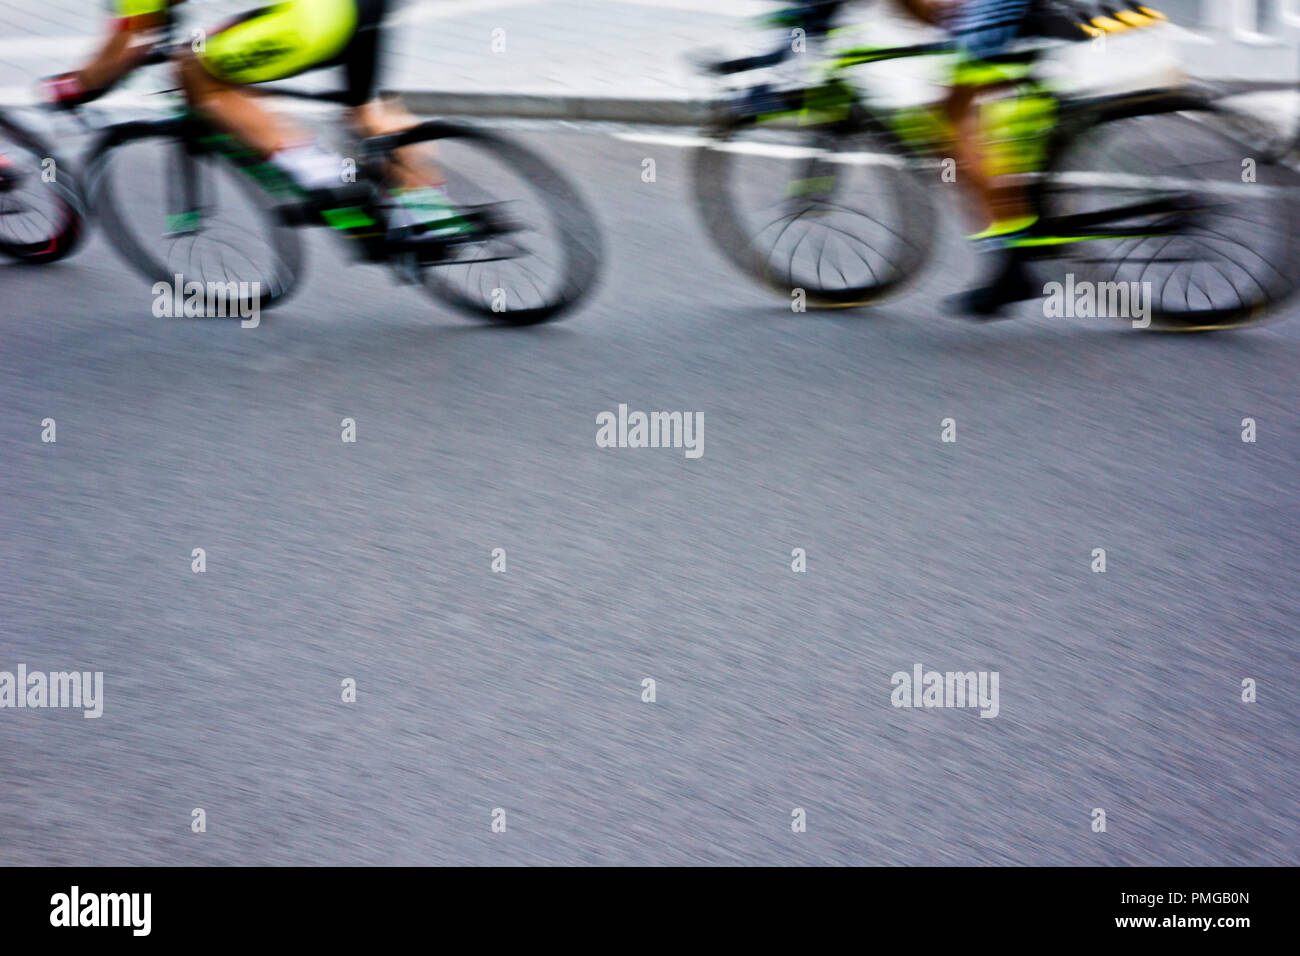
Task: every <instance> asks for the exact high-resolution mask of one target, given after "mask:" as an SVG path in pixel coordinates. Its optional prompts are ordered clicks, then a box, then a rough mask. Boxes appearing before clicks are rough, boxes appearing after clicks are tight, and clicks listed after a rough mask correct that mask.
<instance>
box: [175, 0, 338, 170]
mask: <svg viewBox="0 0 1300 956" xmlns="http://www.w3.org/2000/svg"><path fill="white" fill-rule="evenodd" d="M357 19H358V18H357V5H356V2H355V0H287V2H283V3H276V4H274V5H272V6H269V7H263V8H260V9H257V10H253V11H250V12H249V13H247V14H245V15H244V16H242V17H240V18H239V19H237V20H234V21H232V22H230V23H228V24H226V25H225V26H223V27H222V28H221V29H219V30H218V31H216V32H215V33H213V34H211V35H210V36H208V37H207V39H206V42H205V44H204V49H202V50H201V51H198V52H187V53H186V54H184V55H182V56H181V57H180V58H179V63H178V67H179V73H180V77H181V83H182V86H183V87H184V90H185V93H186V96H187V98H188V99H189V101H190V103H191V104H192V105H193V106H194V107H195V108H197V109H200V110H202V111H203V112H204V113H205V114H206V115H208V116H209V117H210V118H211V119H212V120H213V121H214V122H215V123H217V125H219V126H221V127H222V128H224V129H225V130H227V131H228V132H230V133H231V134H232V135H234V136H235V137H237V138H238V139H239V140H240V141H242V142H243V143H244V144H245V145H247V146H248V147H250V148H251V149H254V150H256V151H258V152H260V153H262V154H263V155H264V156H268V157H270V156H274V155H276V154H281V153H284V152H286V151H289V150H293V149H296V148H302V147H305V146H306V145H307V144H310V143H311V142H312V139H313V138H312V136H311V134H310V133H308V132H306V131H304V130H302V129H300V128H298V127H297V126H296V125H294V124H292V123H289V122H288V121H286V120H285V119H284V118H283V117H280V116H277V115H276V114H275V113H273V112H271V111H269V110H268V109H266V107H265V106H264V105H263V104H262V103H261V102H259V99H260V96H259V94H258V93H256V92H255V91H253V90H250V89H248V88H247V87H248V84H252V83H264V82H267V81H270V80H279V79H285V78H287V77H290V76H296V75H297V74H299V73H303V72H306V71H308V70H312V69H316V68H318V67H321V66H325V65H328V64H330V63H332V62H335V61H336V59H337V58H338V56H339V55H340V54H341V53H342V51H344V50H345V49H346V48H347V46H348V44H349V42H350V41H351V39H352V36H353V34H354V33H355V31H356V27H357Z"/></svg>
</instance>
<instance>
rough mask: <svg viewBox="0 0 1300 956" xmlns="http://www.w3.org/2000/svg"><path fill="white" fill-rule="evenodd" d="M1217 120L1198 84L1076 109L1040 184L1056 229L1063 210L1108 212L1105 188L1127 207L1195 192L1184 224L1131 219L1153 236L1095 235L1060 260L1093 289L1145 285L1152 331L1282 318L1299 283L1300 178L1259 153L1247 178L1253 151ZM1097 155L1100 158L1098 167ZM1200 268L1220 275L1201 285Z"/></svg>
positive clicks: (1167, 218) (1045, 212)
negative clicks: (1135, 151)
mask: <svg viewBox="0 0 1300 956" xmlns="http://www.w3.org/2000/svg"><path fill="white" fill-rule="evenodd" d="M1221 115H1222V114H1220V111H1219V110H1218V109H1217V107H1216V106H1215V104H1214V102H1213V100H1211V99H1210V98H1208V97H1206V96H1203V95H1201V94H1199V93H1196V92H1194V91H1152V92H1146V93H1142V94H1130V95H1120V96H1114V97H1106V98H1102V99H1100V100H1097V101H1093V102H1088V103H1082V104H1077V105H1076V106H1075V107H1074V108H1073V109H1071V110H1069V111H1068V112H1067V113H1066V115H1065V116H1064V117H1063V121H1062V123H1061V124H1060V126H1059V127H1058V129H1057V130H1056V132H1055V134H1054V136H1053V139H1052V141H1051V142H1050V144H1049V147H1048V158H1047V162H1046V165H1045V172H1044V175H1043V176H1042V177H1041V178H1040V179H1039V180H1038V182H1037V183H1036V184H1035V186H1034V203H1035V205H1036V207H1037V208H1038V210H1039V212H1040V216H1041V221H1042V222H1043V223H1044V224H1045V225H1046V228H1048V229H1049V230H1050V228H1051V222H1052V221H1053V220H1054V219H1058V218H1059V217H1063V216H1068V215H1071V214H1077V213H1079V212H1080V211H1083V212H1087V211H1089V210H1092V209H1101V210H1105V209H1106V208H1108V207H1107V205H1106V204H1105V203H1104V202H1102V200H1101V198H1100V197H1101V196H1102V195H1115V196H1120V195H1122V196H1124V197H1125V200H1124V202H1131V201H1133V200H1137V201H1142V200H1143V199H1151V198H1152V197H1157V198H1158V197H1164V198H1168V197H1171V196H1184V195H1185V196H1187V197H1193V196H1194V197H1195V199H1194V200H1193V199H1191V198H1189V199H1188V200H1187V202H1188V206H1189V211H1188V212H1187V213H1186V214H1183V215H1182V216H1181V220H1180V218H1179V216H1178V214H1174V213H1170V214H1166V215H1164V216H1160V215H1156V216H1151V217H1147V218H1145V219H1144V218H1143V217H1135V218H1134V219H1133V220H1131V221H1130V222H1129V223H1128V225H1129V226H1131V227H1132V228H1134V229H1135V230H1140V229H1142V228H1144V226H1150V227H1152V228H1153V229H1155V230H1160V231H1159V232H1158V233H1153V234H1151V235H1148V236H1145V237H1142V236H1128V237H1125V238H1110V239H1107V238H1102V239H1089V240H1087V241H1086V242H1081V243H1073V244H1069V245H1067V246H1064V247H1062V249H1061V251H1060V253H1059V254H1058V255H1057V256H1056V261H1057V262H1058V263H1061V269H1060V271H1061V273H1062V274H1068V272H1073V273H1074V274H1075V275H1076V276H1081V277H1083V278H1085V279H1086V280H1087V281H1089V282H1092V283H1096V284H1101V283H1108V282H1109V283H1116V282H1120V283H1122V282H1137V283H1144V284H1147V285H1146V289H1147V292H1148V296H1149V298H1148V307H1149V308H1150V314H1149V316H1148V318H1149V320H1150V326H1149V327H1150V329H1151V330H1153V331H1179V332H1207V331H1216V330H1221V329H1232V328H1241V327H1245V326H1250V325H1257V324H1260V323H1263V322H1266V321H1270V320H1272V319H1276V318H1278V317H1279V313H1280V309H1279V306H1280V305H1282V304H1283V303H1284V302H1286V301H1287V300H1288V299H1290V298H1291V297H1292V296H1294V295H1295V293H1296V291H1297V288H1298V286H1300V275H1297V274H1296V271H1295V269H1294V265H1293V264H1294V262H1295V261H1296V258H1297V253H1300V173H1297V172H1296V171H1295V170H1293V169H1290V168H1289V167H1286V166H1284V165H1282V164H1281V163H1278V162H1276V161H1274V160H1273V159H1271V158H1268V157H1267V156H1266V155H1263V154H1260V155H1259V157H1258V159H1257V161H1256V162H1257V167H1255V168H1254V169H1255V177H1256V178H1255V181H1254V182H1253V183H1248V182H1244V181H1243V179H1244V177H1243V176H1242V168H1243V163H1242V160H1243V159H1248V158H1250V157H1251V155H1252V152H1254V151H1253V150H1252V149H1251V147H1250V146H1249V145H1248V144H1246V143H1244V142H1242V141H1241V140H1240V139H1239V138H1238V137H1237V136H1236V135H1235V133H1234V128H1233V126H1232V124H1230V123H1227V122H1221V121H1220V119H1219V117H1220V116H1221ZM1121 124H1123V128H1121ZM1143 127H1145V128H1143ZM1135 130H1137V132H1135ZM1106 146H1109V147H1110V149H1109V150H1106V149H1103V148H1101V147H1106ZM1125 146H1128V147H1131V146H1140V148H1141V149H1142V154H1141V158H1140V159H1133V160H1127V159H1123V158H1121V152H1122V148H1123V147H1125ZM1161 149H1168V150H1169V152H1170V155H1171V159H1172V161H1171V163H1170V164H1169V166H1168V167H1162V166H1160V165H1159V157H1158V153H1159V150H1161ZM1098 154H1104V158H1103V159H1102V160H1101V161H1100V162H1099V161H1098V159H1097V158H1096V157H1097V155H1098ZM1122 205H1123V203H1120V206H1122ZM1109 208H1119V207H1118V206H1112V207H1109ZM1117 231H1118V230H1117ZM1198 256H1199V257H1200V258H1197V257H1198ZM1157 265H1159V266H1161V268H1157ZM1215 274H1217V278H1215ZM1198 275H1200V276H1202V277H1209V278H1210V279H1214V281H1213V282H1208V281H1207V282H1203V283H1201V284H1200V285H1195V286H1194V284H1193V283H1194V282H1195V280H1196V277H1197V276H1198ZM1058 278H1059V276H1058ZM1180 283H1181V295H1182V303H1181V304H1180V303H1179V301H1178V297H1179V290H1180ZM1098 287H1100V286H1098ZM1137 288H1138V289H1139V290H1140V289H1141V288H1142V286H1139V287H1137ZM1229 290H1231V291H1229ZM1118 317H1119V318H1124V319H1126V320H1127V319H1131V318H1132V316H1129V315H1126V316H1118Z"/></svg>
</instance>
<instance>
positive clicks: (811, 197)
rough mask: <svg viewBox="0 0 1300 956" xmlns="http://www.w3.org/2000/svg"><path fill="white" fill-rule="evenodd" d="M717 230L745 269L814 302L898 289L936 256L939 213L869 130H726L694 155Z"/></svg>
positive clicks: (834, 302)
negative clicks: (932, 254) (852, 132)
mask: <svg viewBox="0 0 1300 956" xmlns="http://www.w3.org/2000/svg"><path fill="white" fill-rule="evenodd" d="M694 167H695V176H694V185H695V201H696V204H697V206H698V208H699V211H700V215H701V216H702V218H703V221H704V226H705V228H706V229H707V230H708V233H709V236H710V237H711V238H712V239H713V241H714V243H715V244H716V245H717V246H718V248H719V249H721V250H722V252H723V253H724V254H725V255H726V256H727V258H728V259H729V260H730V261H731V262H732V264H733V265H735V266H736V267H737V268H739V269H740V270H741V271H742V272H744V273H746V274H747V275H750V276H752V277H753V278H755V279H757V280H758V281H759V282H761V283H763V284H764V285H766V286H768V287H769V288H771V289H773V290H774V291H777V292H779V293H781V294H782V295H785V296H790V295H794V294H796V293H797V292H798V290H802V291H803V293H804V295H805V297H806V302H807V304H808V305H810V306H817V307H823V308H848V307H852V306H860V305H867V304H870V303H872V302H876V301H879V300H881V299H883V298H885V297H887V296H889V295H891V294H894V293H897V292H899V291H900V290H901V289H902V288H903V287H905V285H906V284H907V283H908V282H909V281H911V280H912V279H914V278H915V277H916V276H917V275H918V274H919V273H920V271H921V270H922V268H923V267H924V266H925V264H926V262H927V261H928V260H929V256H930V252H931V248H932V240H933V233H934V222H935V213H934V206H933V204H932V202H931V198H930V196H929V194H927V192H926V190H924V189H923V188H922V187H921V184H920V182H919V181H918V180H917V177H916V174H915V171H914V170H913V169H912V167H911V164H910V161H909V160H908V159H907V158H906V157H904V156H903V155H902V154H901V153H899V152H897V151H895V150H894V149H892V148H890V147H889V146H888V145H887V144H883V143H881V142H880V141H879V138H878V137H872V136H868V135H865V134H864V135H861V136H856V135H844V134H840V133H836V132H831V131H828V130H781V129H758V128H755V127H751V126H744V127H736V128H734V129H728V130H723V131H719V132H717V133H716V134H715V135H714V139H713V141H712V142H710V143H708V144H707V145H705V146H702V147H700V148H698V149H697V150H696V152H695V157H694Z"/></svg>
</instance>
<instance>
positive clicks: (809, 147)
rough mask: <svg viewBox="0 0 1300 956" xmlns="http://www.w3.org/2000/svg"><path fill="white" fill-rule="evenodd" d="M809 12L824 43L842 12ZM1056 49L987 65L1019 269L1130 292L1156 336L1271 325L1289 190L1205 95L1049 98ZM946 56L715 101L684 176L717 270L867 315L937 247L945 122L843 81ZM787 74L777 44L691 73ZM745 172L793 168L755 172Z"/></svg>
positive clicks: (1298, 211) (841, 59)
mask: <svg viewBox="0 0 1300 956" xmlns="http://www.w3.org/2000/svg"><path fill="white" fill-rule="evenodd" d="M808 6H811V7H815V8H817V13H818V15H819V16H820V17H821V18H822V22H820V23H818V24H815V25H813V26H810V27H809V28H808V35H809V37H810V38H812V35H813V34H814V32H816V33H817V34H818V35H819V38H824V37H826V36H829V35H830V34H831V32H832V31H831V30H830V27H829V22H828V21H827V19H826V18H827V12H828V9H829V10H831V11H833V9H834V8H835V7H836V6H838V4H833V3H832V4H827V3H824V2H822V3H817V4H810V5H808ZM806 14H807V8H806V7H805V8H804V9H800V8H795V9H794V10H786V11H782V13H781V14H778V15H777V17H778V19H777V21H776V22H779V23H781V24H782V25H787V26H788V25H790V24H792V23H794V24H800V23H802V24H804V25H805V26H807V19H806V16H805V18H804V19H800V16H801V15H806ZM1138 16H1141V17H1144V18H1147V19H1149V20H1154V19H1156V18H1158V17H1159V14H1156V13H1155V12H1154V11H1149V10H1145V8H1144V9H1143V12H1142V13H1141V14H1139V15H1138ZM1084 29H1089V27H1088V25H1087V24H1084ZM1092 29H1096V28H1092ZM1098 32H1100V31H1098ZM1058 46H1059V41H1057V42H1053V41H1044V42H1038V43H1029V44H1023V45H1021V46H1020V47H1019V48H1017V49H1016V50H1015V51H1014V52H1013V53H1011V54H1009V55H1008V56H1006V57H1004V58H1001V61H1002V62H1003V63H1004V64H1005V65H1007V66H1011V67H1013V68H1014V69H1016V70H1017V71H1018V73H1019V78H1018V81H1017V88H1016V92H1015V95H1014V96H1013V97H1012V98H1010V99H1002V100H995V101H994V102H992V103H990V104H987V105H986V106H985V107H984V108H985V109H986V110H989V111H991V115H990V114H986V118H987V120H988V121H989V125H991V126H992V128H993V129H995V130H996V131H997V132H996V134H995V135H994V136H993V139H994V140H995V143H994V148H993V150H992V151H991V152H992V153H993V160H994V162H995V163H998V164H999V165H998V166H997V171H998V172H1000V173H1005V174H1012V175H1018V176H1020V177H1022V179H1023V180H1024V181H1025V182H1026V183H1027V185H1028V188H1029V193H1030V197H1031V201H1032V204H1033V206H1034V209H1035V211H1036V212H1037V214H1038V221H1037V223H1036V225H1035V226H1034V227H1033V229H1032V230H1031V231H1030V233H1029V235H1028V236H1026V237H1025V238H1024V239H1022V240H1019V241H1018V243H1017V244H1018V245H1019V247H1020V251H1021V253H1022V255H1023V256H1024V257H1025V258H1026V259H1028V260H1030V261H1032V262H1033V263H1034V264H1035V267H1036V268H1037V269H1039V270H1040V271H1043V270H1044V265H1043V264H1044V263H1050V264H1051V270H1050V275H1051V277H1052V278H1054V279H1057V280H1062V279H1068V280H1069V282H1070V284H1071V286H1082V285H1083V283H1085V282H1086V283H1090V284H1091V285H1092V287H1093V288H1095V289H1107V288H1114V287H1115V286H1116V285H1120V284H1125V285H1128V284H1132V283H1138V284H1139V285H1135V286H1131V287H1132V288H1133V289H1134V290H1135V291H1136V290H1138V289H1139V288H1140V289H1145V290H1147V292H1148V295H1149V296H1150V306H1151V313H1150V327H1151V328H1154V329H1162V330H1171V331H1172V330H1178V331H1208V330H1213V329H1224V328H1236V327H1241V326H1244V325H1250V324H1254V323H1258V322H1261V321H1264V320H1265V319H1266V318H1268V317H1269V316H1270V315H1271V314H1276V307H1277V306H1278V305H1280V304H1281V303H1282V302H1284V301H1286V300H1287V299H1289V298H1290V297H1291V296H1293V295H1294V294H1295V292H1296V289H1297V284H1298V282H1300V272H1298V271H1297V270H1296V269H1295V267H1294V263H1295V262H1296V261H1297V253H1300V174H1297V173H1296V171H1295V170H1294V169H1292V168H1291V167H1290V166H1289V165H1287V164H1286V163H1284V162H1283V161H1282V160H1283V157H1282V156H1280V155H1278V153H1277V151H1276V150H1273V149H1271V148H1270V147H1269V146H1267V145H1265V144H1264V143H1263V142H1262V141H1259V140H1256V141H1251V142H1248V141H1247V140H1248V139H1249V137H1248V136H1246V135H1245V134H1243V129H1244V126H1243V124H1242V123H1241V122H1240V117H1237V116H1234V115H1232V114H1231V113H1230V111H1227V110H1224V109H1222V108H1221V107H1220V105H1219V104H1218V103H1217V102H1216V97H1215V96H1214V95H1213V94H1212V93H1210V92H1209V91H1206V90H1197V89H1193V88H1183V89H1156V90H1148V91H1143V92H1136V93H1119V94H1110V95H1099V96H1088V97H1078V98H1072V97H1069V96H1065V95H1062V94H1060V93H1058V92H1057V91H1055V90H1054V89H1052V87H1051V85H1050V84H1048V83H1047V82H1045V81H1043V80H1042V79H1040V78H1037V77H1036V76H1035V74H1034V68H1035V66H1036V64H1037V63H1038V62H1039V60H1040V59H1041V58H1042V57H1043V56H1044V54H1045V53H1046V52H1047V51H1049V50H1052V49H1055V48H1057V47H1058ZM952 51H953V45H952V44H951V43H948V42H936V43H922V44H914V45H910V46H902V47H894V48H875V47H864V46H857V47H853V48H848V49H841V50H834V51H832V52H831V53H830V57H829V64H828V65H827V66H826V67H825V69H824V75H823V76H822V77H821V78H820V79H819V80H817V81H815V82H813V83H811V84H807V85H795V86H792V87H789V88H776V87H774V86H773V85H772V84H770V83H764V84H758V85H754V86H751V87H749V88H747V89H743V90H740V91H737V92H735V93H734V94H733V95H732V96H730V97H729V98H727V99H725V100H724V101H723V102H722V103H721V106H720V108H719V110H718V114H717V117H716V120H715V123H714V125H713V127H712V129H711V130H709V131H708V134H709V142H708V143H707V144H705V145H703V146H701V147H699V148H697V149H696V151H695V156H694V185H695V198H696V201H697V205H698V207H699V209H700V210H701V214H702V216H703V219H704V224H705V227H706V229H707V231H708V233H709V235H710V236H711V238H712V239H713V240H714V242H715V243H716V244H717V245H718V247H719V248H720V249H721V250H722V251H723V252H724V254H725V255H726V256H727V257H728V258H729V259H730V260H731V261H732V262H733V263H734V264H735V265H736V266H737V267H738V268H740V269H741V270H742V271H744V272H746V273H747V274H749V275H751V276H754V277H756V278H757V279H759V281H761V282H763V283H764V284H766V285H767V286H769V287H771V288H773V289H776V290H778V291H780V292H782V293H784V294H785V295H791V294H793V292H794V290H796V289H801V290H803V292H804V294H805V295H806V301H807V304H808V305H810V306H819V307H840V308H844V307H854V306H861V305H867V304H872V303H876V302H879V301H882V300H883V299H885V298H887V297H888V296H890V295H893V294H896V293H897V292H899V291H900V290H901V289H903V288H904V287H906V286H907V285H908V284H909V283H910V282H912V281H914V280H915V278H916V277H917V276H918V274H919V273H920V272H921V271H922V269H923V268H924V266H925V265H926V263H927V261H928V259H929V257H930V253H931V250H932V245H933V243H932V237H933V235H934V230H935V223H936V208H935V206H936V203H935V194H936V192H937V191H938V190H939V189H940V188H942V185H943V182H944V179H943V177H942V172H943V170H944V169H945V162H944V158H943V157H944V152H945V149H946V148H947V144H948V143H949V142H950V133H949V131H948V130H947V128H946V126H947V124H946V120H945V119H944V117H943V116H942V113H941V112H940V110H939V108H937V107H905V108H890V107H886V106H880V105H877V104H876V103H873V102H872V100H871V97H870V94H869V93H868V94H865V95H862V94H859V92H858V91H857V90H856V89H855V88H854V86H853V85H852V84H851V83H850V81H849V79H848V78H847V77H846V75H845V74H846V72H847V71H848V70H850V69H853V68H857V67H862V66H866V65H869V64H876V63H882V62H885V61H891V60H898V59H901V58H912V57H934V56H943V55H946V54H949V53H951V52H952ZM792 55H793V50H792V46H791V45H790V44H784V45H783V46H782V47H780V48H778V49H776V50H774V51H773V52H771V53H767V54H762V55H759V56H754V57H746V58H742V59H736V60H723V61H717V62H709V63H704V64H700V65H702V66H703V67H704V68H705V69H706V70H707V71H708V72H710V73H712V74H714V75H717V76H731V75H736V74H741V73H747V72H750V71H752V70H756V69H764V68H767V67H771V66H773V65H775V64H777V63H781V62H784V61H786V60H789V59H790V57H791V56H792ZM1261 140H1262V137H1261ZM757 160H762V161H783V162H788V163H789V164H790V168H784V169H778V170H777V171H776V172H775V173H773V172H772V171H771V170H770V169H762V170H759V171H758V172H755V171H754V170H753V169H751V168H750V165H749V164H750V163H751V162H752V161H757ZM1245 160H1249V161H1250V162H1249V164H1247V163H1246V162H1244V161H1245ZM1247 165H1249V169H1250V172H1251V173H1252V175H1251V176H1250V177H1249V179H1248V177H1247V176H1246V175H1244V172H1243V167H1245V166H1247ZM947 168H948V169H949V170H951V166H948V167H947ZM859 172H860V173H861V175H859V176H857V178H858V179H860V180H863V181H862V182H858V183H854V182H851V179H852V178H853V177H854V174H855V173H859ZM774 195H775V198H774ZM755 197H757V198H756V199H755ZM747 202H748V203H749V204H750V206H752V205H753V204H754V203H755V202H757V203H758V204H759V205H758V208H757V209H753V208H747V205H746V203H747ZM772 210H775V212H771V211H772ZM1046 288H1047V286H1046V285H1045V286H1044V289H1045V291H1046ZM1123 317H1126V318H1127V317H1129V316H1123Z"/></svg>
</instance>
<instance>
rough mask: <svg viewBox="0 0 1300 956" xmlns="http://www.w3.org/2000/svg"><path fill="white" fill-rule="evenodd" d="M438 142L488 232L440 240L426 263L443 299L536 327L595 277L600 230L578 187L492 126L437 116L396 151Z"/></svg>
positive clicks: (463, 201)
mask: <svg viewBox="0 0 1300 956" xmlns="http://www.w3.org/2000/svg"><path fill="white" fill-rule="evenodd" d="M421 144H435V146H434V147H433V148H432V149H430V150H429V162H430V163H431V164H433V165H436V167H437V169H438V170H439V171H440V172H441V174H442V176H443V177H444V178H445V180H446V193H447V196H448V197H449V199H450V200H451V202H453V203H454V204H455V205H456V207H457V208H458V209H462V210H465V211H466V214H467V215H469V216H474V217H478V219H479V221H480V222H482V223H484V224H485V225H484V228H483V230H482V231H481V232H479V233H476V234H472V235H470V236H467V237H465V238H464V239H463V240H462V241H456V242H451V243H447V244H443V245H440V246H438V247H437V252H438V255H437V256H436V257H435V259H436V261H424V262H423V263H422V265H421V268H420V274H421V280H422V282H423V283H424V286H425V288H426V289H427V290H428V291H429V292H430V293H431V294H432V295H433V296H434V297H435V298H437V299H440V300H442V301H444V302H447V303H448V304H450V305H452V306H454V307H455V308H456V309H458V310H459V311H461V312H463V313H466V314H467V315H471V316H473V317H475V318H478V319H483V320H486V321H489V322H493V323H496V324H499V325H533V324H535V323H538V322H545V321H547V320H549V319H553V318H556V317H557V316H559V315H560V314H561V313H563V312H565V311H567V310H570V309H572V308H573V307H574V306H575V305H576V304H577V303H578V302H579V300H581V299H582V298H583V297H584V296H585V295H587V294H588V293H589V292H590V291H591V288H592V286H593V284H594V283H595V280H596V276H597V273H598V270H599V266H600V234H599V232H598V230H597V228H596V221H595V218H594V217H593V216H592V214H591V211H590V209H589V208H588V207H587V204H586V203H585V202H584V201H583V200H582V197H581V196H580V195H579V194H578V192H577V190H575V189H574V188H573V186H571V185H570V184H569V182H568V181H567V180H566V179H565V177H564V176H562V175H561V174H560V173H559V172H558V171H557V170H556V169H555V168H554V167H553V166H551V164H550V163H548V162H547V161H546V160H544V159H543V158H542V157H541V156H539V155H538V154H537V153H535V152H533V151H532V150H530V149H527V148H525V147H524V146H522V145H520V144H519V143H516V142H515V141H513V140H511V139H507V138H506V137H504V136H500V135H498V134H496V133H493V132H488V131H485V130H479V129H474V128H472V127H469V126H463V125H460V124H458V123H447V122H441V121H430V122H425V123H421V124H419V125H418V126H414V127H412V128H411V129H409V130H406V131H405V132H403V133H401V134H398V135H397V136H395V137H394V138H393V141H392V144H391V146H390V149H401V148H403V147H412V146H415V147H417V148H418V146H419V145H421Z"/></svg>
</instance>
